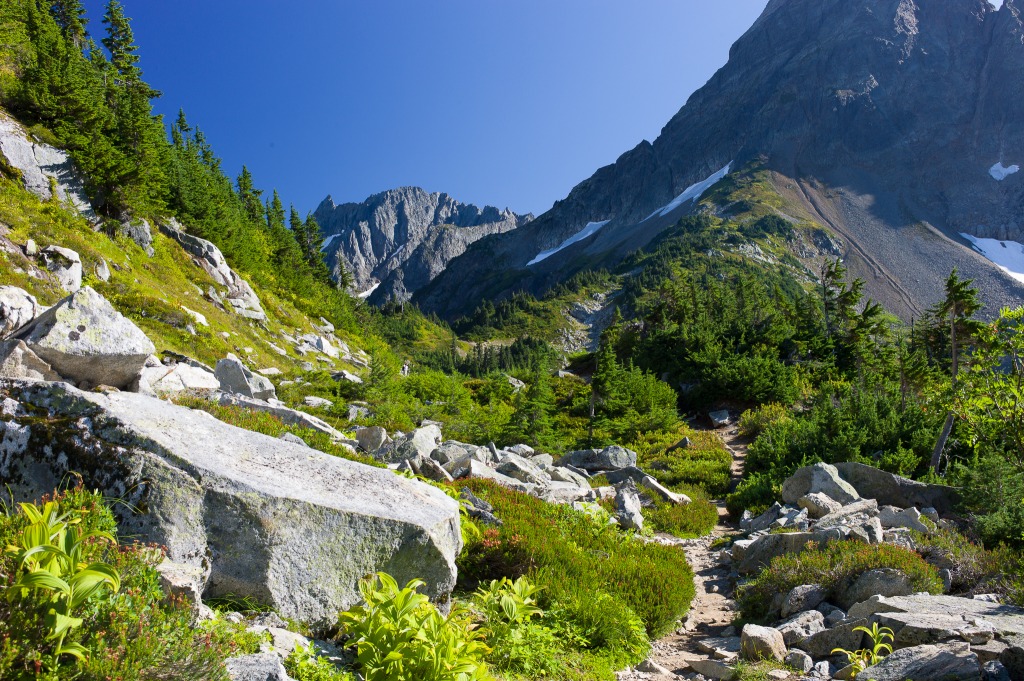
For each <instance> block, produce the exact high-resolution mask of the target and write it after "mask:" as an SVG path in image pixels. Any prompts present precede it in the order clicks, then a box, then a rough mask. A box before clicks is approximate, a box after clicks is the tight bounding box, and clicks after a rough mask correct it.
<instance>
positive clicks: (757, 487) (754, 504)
mask: <svg viewBox="0 0 1024 681" xmlns="http://www.w3.org/2000/svg"><path fill="white" fill-rule="evenodd" d="M780 494H782V480H781V479H779V478H778V476H775V475H772V474H770V473H749V474H747V475H746V476H745V477H744V478H743V479H742V480H741V481H740V484H739V485H737V486H736V491H735V492H733V493H732V494H730V495H729V496H727V497H726V498H725V507H726V508H727V509H729V514H730V515H731V516H733V517H734V518H738V517H740V516H741V515H743V511H746V510H749V511H750V512H751V513H753V514H754V515H759V514H761V513H764V512H765V511H766V510H768V507H769V506H771V505H772V504H773V503H775V500H776V499H778V498H779V495H780Z"/></svg>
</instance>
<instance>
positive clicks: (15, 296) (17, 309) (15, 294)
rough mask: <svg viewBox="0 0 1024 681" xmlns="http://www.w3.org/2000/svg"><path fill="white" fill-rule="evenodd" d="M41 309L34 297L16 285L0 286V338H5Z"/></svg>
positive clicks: (33, 317)
mask: <svg viewBox="0 0 1024 681" xmlns="http://www.w3.org/2000/svg"><path fill="white" fill-rule="evenodd" d="M42 311H43V306H41V305H40V304H39V303H38V302H37V301H36V297H35V296H33V295H31V294H30V293H28V292H27V291H24V290H22V289H20V288H18V287H17V286H0V338H6V337H7V336H9V335H10V334H12V333H14V332H15V331H17V330H18V329H20V328H21V327H23V326H25V325H26V324H28V323H29V322H30V321H32V320H33V319H35V318H36V317H37V316H39V314H40V313H41V312H42Z"/></svg>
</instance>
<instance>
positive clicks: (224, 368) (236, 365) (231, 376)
mask: <svg viewBox="0 0 1024 681" xmlns="http://www.w3.org/2000/svg"><path fill="white" fill-rule="evenodd" d="M213 373H214V375H215V376H216V377H217V380H218V381H219V382H220V389H221V390H223V391H224V392H226V393H234V394H237V395H244V396H245V397H253V398H255V399H257V400H269V399H271V398H273V397H277V391H276V390H275V389H274V384H273V383H271V382H270V379H269V378H267V377H266V376H260V375H259V374H254V373H252V372H251V371H249V367H247V366H245V364H243V363H242V360H240V359H238V358H237V357H235V356H234V355H233V354H230V353H228V356H227V357H225V358H224V359H220V360H217V366H216V368H215V369H214V371H213Z"/></svg>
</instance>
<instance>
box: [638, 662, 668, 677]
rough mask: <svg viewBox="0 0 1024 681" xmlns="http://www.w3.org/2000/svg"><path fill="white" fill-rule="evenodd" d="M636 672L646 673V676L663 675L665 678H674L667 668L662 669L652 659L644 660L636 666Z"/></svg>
mask: <svg viewBox="0 0 1024 681" xmlns="http://www.w3.org/2000/svg"><path fill="white" fill-rule="evenodd" d="M636 670H637V671H639V672H644V673H645V674H663V675H665V676H673V674H672V672H671V671H670V670H669V669H667V668H666V667H662V666H661V665H660V664H658V663H657V662H655V661H654V660H651V659H650V658H648V659H646V660H644V661H643V662H641V663H640V664H638V665H637V666H636Z"/></svg>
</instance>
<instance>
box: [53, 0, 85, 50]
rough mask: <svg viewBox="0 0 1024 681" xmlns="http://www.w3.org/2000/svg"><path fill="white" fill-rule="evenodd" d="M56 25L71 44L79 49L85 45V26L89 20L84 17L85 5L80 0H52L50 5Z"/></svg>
mask: <svg viewBox="0 0 1024 681" xmlns="http://www.w3.org/2000/svg"><path fill="white" fill-rule="evenodd" d="M50 11H51V12H53V16H54V18H55V19H56V20H57V25H58V26H60V30H61V31H62V32H63V33H64V37H65V38H67V39H68V40H69V41H70V42H71V44H73V45H74V46H75V47H76V48H78V49H79V50H81V49H82V48H83V47H85V46H86V37H87V35H88V34H87V33H86V30H85V26H86V24H87V23H89V20H88V19H86V18H85V7H83V6H82V3H81V0H54V2H53V5H51V7H50Z"/></svg>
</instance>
